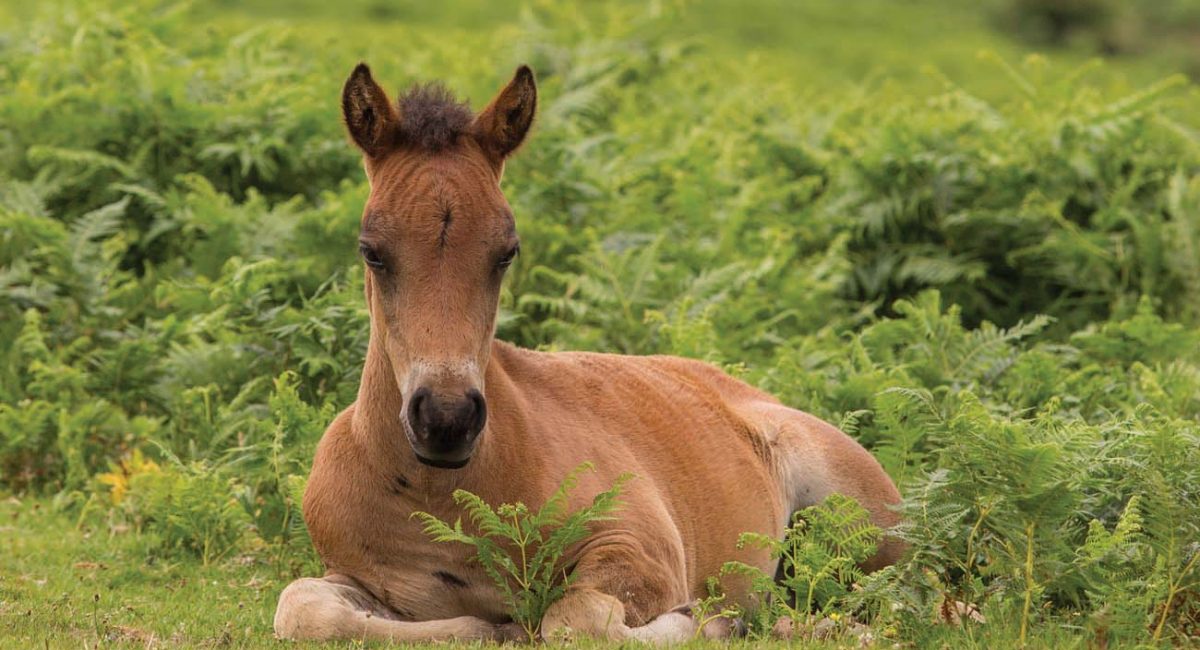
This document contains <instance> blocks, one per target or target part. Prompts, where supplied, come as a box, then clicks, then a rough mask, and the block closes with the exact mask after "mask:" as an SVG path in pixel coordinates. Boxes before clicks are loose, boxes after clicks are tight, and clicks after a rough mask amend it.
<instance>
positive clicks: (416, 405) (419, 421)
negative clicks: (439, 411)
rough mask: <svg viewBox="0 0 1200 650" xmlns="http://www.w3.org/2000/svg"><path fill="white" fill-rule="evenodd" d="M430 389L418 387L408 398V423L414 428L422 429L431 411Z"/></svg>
mask: <svg viewBox="0 0 1200 650" xmlns="http://www.w3.org/2000/svg"><path fill="white" fill-rule="evenodd" d="M429 394H430V392H429V389H428V388H418V389H417V390H416V392H415V393H413V394H412V397H410V398H409V400H408V425H409V426H410V427H412V428H413V429H422V428H424V425H425V420H426V416H427V415H428V411H429V408H428V406H429Z"/></svg>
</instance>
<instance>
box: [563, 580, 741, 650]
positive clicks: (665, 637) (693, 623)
mask: <svg viewBox="0 0 1200 650" xmlns="http://www.w3.org/2000/svg"><path fill="white" fill-rule="evenodd" d="M700 625H701V621H698V620H697V619H696V617H695V616H694V615H693V613H692V610H691V606H689V605H681V606H679V607H676V608H674V609H671V610H669V611H664V612H663V613H662V614H659V615H658V616H657V617H655V618H654V619H652V620H651V621H650V622H648V623H645V624H644V625H639V626H636V627H631V626H629V625H626V623H625V605H624V604H623V603H622V602H621V601H620V600H618V599H617V598H616V597H614V596H611V595H609V594H606V593H603V592H600V591H597V590H595V589H588V588H575V589H570V590H568V591H567V594H566V595H565V596H564V597H563V598H562V600H560V601H558V602H556V603H554V605H552V606H551V607H550V610H549V611H548V612H546V616H545V617H543V618H542V636H543V637H544V638H546V639H550V640H554V639H556V638H559V637H562V636H568V637H569V636H573V635H582V636H588V637H593V638H597V639H608V640H612V641H625V640H630V639H632V640H637V641H646V642H649V643H656V644H663V643H682V642H684V641H690V640H692V639H695V638H697V636H699V637H701V638H705V639H726V638H729V637H731V636H734V635H735V634H736V629H737V628H736V624H735V623H734V622H733V621H730V620H728V619H714V620H711V621H707V622H704V628H703V629H702V630H701V629H700Z"/></svg>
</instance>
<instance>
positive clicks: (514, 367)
mask: <svg viewBox="0 0 1200 650" xmlns="http://www.w3.org/2000/svg"><path fill="white" fill-rule="evenodd" d="M536 106H537V88H536V86H535V83H534V78H533V74H532V72H531V71H530V70H529V68H527V67H521V68H519V69H518V70H517V71H516V75H515V76H514V78H513V79H512V81H511V82H510V83H509V84H508V85H507V86H506V87H505V88H504V89H503V90H501V91H500V93H499V95H497V96H496V98H495V99H494V100H492V102H491V103H490V104H489V105H488V106H487V108H485V109H484V110H483V111H482V112H480V113H479V114H477V115H476V114H473V113H472V112H471V111H470V110H469V109H468V108H467V107H466V106H465V105H464V104H460V103H458V102H456V101H455V100H454V99H453V98H452V97H451V96H450V95H449V94H448V93H447V92H446V91H445V90H443V89H442V88H441V87H439V86H425V87H417V88H414V89H412V90H410V91H409V92H407V93H405V94H404V95H403V96H402V97H401V98H400V99H399V101H398V102H395V103H393V102H392V101H391V100H389V99H388V97H387V95H386V94H385V93H384V91H383V89H382V88H380V86H379V85H378V84H377V83H376V82H375V81H374V79H372V77H371V73H370V70H369V69H368V68H367V67H366V66H365V65H359V66H358V67H357V68H356V69H355V70H354V72H353V74H352V75H351V76H350V79H349V80H348V81H347V82H346V85H345V89H344V90H343V95H342V108H343V112H344V116H345V120H346V125H347V127H348V129H349V132H350V135H351V137H352V138H353V140H354V142H355V143H356V144H357V145H358V147H359V148H360V149H361V150H362V153H363V164H364V167H365V169H366V173H367V177H368V179H369V180H370V186H371V191H370V197H369V199H368V201H367V204H366V209H365V211H364V214H363V218H362V231H361V236H360V239H359V245H360V249H361V252H362V257H363V261H364V264H365V265H366V267H367V268H366V270H365V273H366V299H367V305H368V307H369V309H370V318H371V336H370V343H369V346H368V349H367V356H366V362H365V364H364V367H363V373H362V384H361V387H360V389H359V393H358V399H357V400H356V401H355V403H354V404H351V405H350V407H349V408H347V409H346V410H345V411H343V412H342V413H341V414H340V415H339V416H338V417H337V419H335V420H334V422H333V424H331V425H330V427H329V429H328V430H327V431H326V432H325V435H324V437H323V438H322V439H321V443H320V446H319V448H318V449H317V455H316V459H315V461H314V463H313V469H312V476H311V477H310V480H309V483H308V489H307V492H306V493H305V497H304V519H305V522H306V523H307V525H308V529H309V531H310V533H311V535H312V540H313V544H314V545H315V546H316V549H317V551H318V552H319V554H320V556H321V559H322V560H323V561H324V563H325V566H326V568H327V573H326V575H325V577H323V578H304V579H300V580H297V581H295V582H293V583H292V584H291V585H289V586H288V587H287V588H286V589H285V590H284V591H283V594H282V595H281V596H280V599H279V607H278V610H277V612H276V615H275V632H276V634H277V635H278V636H280V637H284V638H293V639H362V638H369V639H389V640H395V641H429V640H439V639H507V638H516V637H518V636H519V632H518V628H517V627H516V626H515V625H513V624H512V623H511V621H510V620H509V618H508V616H507V613H506V611H505V607H504V602H503V599H502V597H501V595H500V593H499V592H498V591H497V589H496V588H495V587H494V586H493V585H492V583H491V581H490V580H489V579H488V577H487V576H486V575H485V574H484V573H483V571H482V570H481V568H480V567H479V566H478V565H477V564H475V563H473V562H472V557H471V555H470V554H469V552H468V551H467V549H466V548H465V547H461V546H460V545H447V544H439V543H434V542H432V541H431V540H430V539H429V538H428V537H427V536H426V535H425V534H424V533H423V532H422V530H421V526H420V523H419V522H418V521H416V520H414V519H412V518H411V517H410V515H411V514H412V513H413V512H414V511H416V510H422V511H426V512H430V513H433V514H435V515H437V516H439V517H441V518H443V519H451V520H453V519H454V518H456V517H457V515H458V513H457V510H456V507H455V505H454V503H453V502H452V501H451V493H452V492H453V491H454V490H455V489H456V488H463V489H466V490H470V491H471V492H474V493H476V494H478V495H480V496H482V497H483V498H484V499H485V500H487V501H488V502H490V503H501V502H514V501H523V502H525V503H528V504H531V505H535V506H536V505H539V504H541V503H543V502H544V501H545V500H546V498H547V497H548V496H549V495H550V493H551V492H552V491H553V490H554V489H555V487H556V486H557V485H558V483H559V481H560V480H561V479H562V478H563V477H564V475H565V474H566V473H567V472H568V471H569V470H570V469H572V468H574V467H576V466H577V465H579V464H580V463H581V462H583V461H591V462H592V463H593V464H594V465H595V468H596V471H594V472H591V473H587V474H585V475H584V478H583V480H582V481H581V483H580V487H579V489H577V490H576V494H575V495H574V497H573V499H574V500H575V503H573V504H572V506H573V507H577V506H578V505H581V504H582V503H584V502H586V501H590V499H591V498H592V496H593V495H594V494H596V493H597V492H599V491H601V490H603V489H606V488H607V487H609V486H610V485H611V484H612V482H613V481H614V479H615V478H616V477H617V476H618V475H619V474H621V473H624V472H632V473H633V474H634V475H635V476H636V478H635V479H634V480H633V481H632V482H630V483H629V484H628V485H627V486H626V488H625V490H624V492H623V507H622V509H621V510H620V512H619V516H618V517H617V519H615V520H614V521H610V522H605V523H603V524H599V525H597V527H596V528H595V529H594V530H593V531H592V534H591V536H590V537H589V538H588V539H587V540H586V541H585V542H583V543H582V544H580V545H578V547H577V548H574V549H573V550H572V552H571V553H570V558H569V566H573V567H574V570H575V576H576V578H575V581H574V582H573V583H572V585H571V587H570V589H569V590H568V591H567V593H566V595H565V597H563V598H562V599H561V600H560V601H558V602H557V603H555V604H554V605H553V606H552V607H551V608H550V610H549V611H548V612H547V614H546V616H545V618H544V619H543V621H542V630H543V634H546V635H553V634H556V633H561V632H566V631H573V632H574V633H577V634H585V635H591V636H597V637H603V638H610V639H645V640H650V641H660V642H662V641H673V640H680V639H685V638H690V637H691V636H692V635H693V634H694V633H695V632H696V626H697V623H696V622H695V621H694V620H693V618H692V616H691V615H690V611H689V610H688V607H687V606H688V604H689V603H691V602H692V601H694V600H695V599H696V598H699V597H701V596H703V595H705V593H706V592H705V581H706V579H707V578H708V577H709V576H712V575H715V574H716V573H717V571H718V569H719V568H720V566H721V565H722V563H724V562H726V561H728V560H733V559H737V560H741V561H743V562H747V563H750V564H753V565H756V566H759V567H761V568H763V569H764V570H767V571H771V570H773V568H774V567H773V565H772V561H771V558H770V557H768V555H767V554H766V553H765V552H764V551H761V550H755V549H738V548H737V539H738V535H739V534H740V533H742V532H745V531H758V532H764V533H770V534H775V535H779V534H782V531H783V529H784V527H785V526H786V524H787V523H788V518H789V516H790V515H791V513H793V512H795V511H796V510H797V509H800V508H803V507H805V506H808V505H812V504H814V503H818V502H820V501H821V500H822V499H824V498H825V497H826V496H827V495H829V494H830V493H833V492H840V493H842V494H846V495H849V496H852V497H854V498H856V499H858V500H859V502H861V503H862V504H863V506H865V507H866V508H867V510H868V511H870V513H871V516H872V518H873V520H874V522H875V523H876V524H878V525H880V526H884V527H887V526H890V525H892V524H894V523H895V522H896V515H895V514H894V513H893V512H892V511H891V510H889V508H888V506H889V505H890V504H894V503H895V502H896V501H897V500H898V499H899V494H898V493H897V491H896V488H895V486H894V485H893V484H892V481H891V480H890V479H889V478H888V476H887V475H886V474H885V473H884V472H883V470H882V468H881V467H880V466H879V464H878V463H877V462H876V461H875V459H874V458H872V457H871V455H870V454H869V453H867V451H866V450H864V449H863V448H862V447H861V446H859V445H858V444H857V443H856V442H855V441H854V440H852V439H851V438H849V437H848V436H846V435H845V434H843V433H842V432H841V431H838V430H837V429H836V428H834V427H833V426H831V425H829V424H827V423H825V422H823V421H821V420H819V419H817V418H815V417H813V416H811V415H808V414H805V413H803V412H800V411H796V410H793V409H790V408H788V407H786V406H783V405H782V404H780V403H779V402H778V401H777V400H776V399H774V398H773V397H771V396H770V395H767V394H765V393H763V392H761V391H759V390H757V389H755V388H753V387H751V386H749V385H746V384H744V383H742V382H740V381H738V380H736V379H733V378H731V377H729V376H728V375H726V374H724V373H723V372H721V371H720V370H718V369H716V368H714V367H712V366H709V365H706V364H704V363H700V362H697V361H692V360H688V359H681V358H676V357H665V356H655V357H635V356H618V355H607V354H588V353H571V352H567V353H542V352H533V351H529V350H522V349H519V348H516V347H513V346H511V345H508V344H506V343H503V342H501V341H498V340H496V339H495V338H494V337H493V334H494V329H495V323H496V309H497V302H498V300H499V295H500V285H501V281H502V280H503V278H504V273H505V270H506V269H507V268H508V266H509V265H510V264H511V263H512V261H513V258H514V257H515V256H516V254H517V252H518V248H519V244H518V238H517V229H516V223H515V221H514V218H513V214H512V211H511V210H510V209H509V206H508V203H507V202H506V201H505V198H504V195H503V194H502V193H501V191H500V178H501V175H502V173H503V171H504V161H505V159H506V158H507V157H508V156H509V155H511V154H512V153H513V152H514V151H515V150H516V149H517V147H518V146H520V144H521V142H522V141H523V140H524V139H525V135H526V133H527V132H528V131H529V127H530V125H531V123H532V122H533V116H534V112H535V109H536ZM900 551H901V547H900V545H899V543H898V542H896V541H895V540H891V539H885V541H884V542H883V543H882V544H881V546H880V549H879V552H878V554H877V556H876V557H875V558H874V559H873V560H871V561H870V562H869V565H868V567H867V568H876V567H879V566H883V565H886V564H888V563H891V562H893V561H895V559H896V558H897V556H898V554H899V553H900ZM731 589H732V590H733V592H734V593H735V594H736V593H737V590H738V586H737V585H733V586H732V587H731ZM741 589H742V590H744V586H742V587H741ZM703 631H704V632H706V633H710V632H711V633H712V634H720V633H722V630H721V629H719V628H714V629H713V630H703Z"/></svg>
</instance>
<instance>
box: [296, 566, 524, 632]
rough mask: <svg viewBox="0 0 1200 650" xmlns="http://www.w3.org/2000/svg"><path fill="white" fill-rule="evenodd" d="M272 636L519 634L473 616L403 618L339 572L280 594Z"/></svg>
mask: <svg viewBox="0 0 1200 650" xmlns="http://www.w3.org/2000/svg"><path fill="white" fill-rule="evenodd" d="M275 636H276V637H278V638H280V639H291V640H294V641H300V640H314V641H324V640H334V639H354V640H360V639H361V640H367V639H371V640H382V641H401V642H403V641H446V640H450V639H471V640H497V641H499V640H507V639H513V638H519V637H520V636H521V632H520V630H519V628H516V627H515V626H512V625H495V624H492V623H489V622H487V621H484V620H482V619H478V618H474V617H472V616H459V617H457V618H447V619H441V620H435V621H404V620H400V619H399V617H398V616H397V615H396V613H395V612H394V611H392V610H391V609H389V608H388V607H387V606H386V605H384V604H383V603H381V602H380V601H379V600H378V599H376V598H375V597H374V596H372V595H371V594H370V593H369V592H367V591H366V590H365V589H363V588H362V587H360V586H359V585H358V583H356V582H355V581H353V580H351V579H350V578H347V577H346V576H341V575H330V576H326V577H324V578H301V579H299V580H296V581H295V582H293V583H292V584H290V585H288V586H287V588H286V589H284V590H283V593H281V594H280V595H279V606H278V607H277V608H276V610H275Z"/></svg>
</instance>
